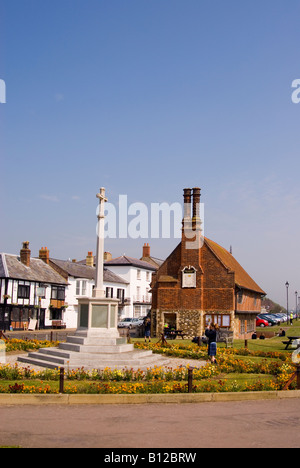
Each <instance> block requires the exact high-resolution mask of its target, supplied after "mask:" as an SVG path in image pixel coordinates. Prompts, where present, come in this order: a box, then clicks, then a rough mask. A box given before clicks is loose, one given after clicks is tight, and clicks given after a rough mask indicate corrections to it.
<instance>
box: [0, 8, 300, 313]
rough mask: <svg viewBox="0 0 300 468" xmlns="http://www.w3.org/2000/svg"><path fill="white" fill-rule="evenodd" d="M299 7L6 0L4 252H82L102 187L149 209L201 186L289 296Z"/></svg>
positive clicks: (211, 215)
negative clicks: (44, 249) (24, 244)
mask: <svg viewBox="0 0 300 468" xmlns="http://www.w3.org/2000/svg"><path fill="white" fill-rule="evenodd" d="M299 17H300V1H299V0H289V1H288V2H286V1H284V0H262V1H258V0H251V1H250V0H243V1H240V0H227V1H225V0H43V1H41V0H26V1H24V0H0V18H1V19H0V41H1V50H0V79H3V80H5V83H6V86H7V103H6V104H0V125H1V127H0V128H1V130H0V131H1V134H0V138H1V142H0V151H1V184H0V196H1V212H0V219H1V230H0V251H5V252H9V253H17V252H18V251H19V249H20V246H21V243H22V241H24V240H29V241H30V245H31V248H32V253H33V255H37V254H38V250H39V248H40V247H41V246H47V247H48V248H49V249H50V254H51V255H52V256H53V257H56V258H69V257H70V258H78V259H79V258H83V257H85V255H86V254H87V251H88V250H95V244H96V239H95V224H96V217H95V210H96V206H97V200H96V197H95V194H96V192H97V191H98V190H99V187H100V186H105V187H106V190H107V194H108V197H109V198H110V201H111V202H113V203H117V200H118V196H119V194H127V195H128V200H129V203H131V202H135V201H139V202H143V203H146V204H150V203H151V202H162V201H167V202H170V203H173V202H181V200H182V189H183V188H184V187H194V186H200V187H201V188H202V202H204V203H205V234H206V236H207V237H209V238H211V239H213V240H215V241H216V242H218V243H220V244H221V245H223V246H224V247H226V248H227V249H229V246H230V245H232V246H233V253H234V255H235V256H236V258H237V259H238V260H239V261H240V263H241V264H242V265H243V266H244V268H245V269H246V270H247V271H248V272H249V273H250V274H251V275H252V276H253V278H254V279H255V280H256V281H257V282H258V283H259V284H260V286H261V287H262V288H263V289H265V290H266V291H267V292H268V296H269V297H271V298H273V299H275V300H277V301H278V302H281V303H282V304H283V305H284V304H285V286H284V283H285V282H286V280H288V281H289V282H290V285H291V286H290V292H291V295H290V301H291V303H292V305H294V297H293V296H294V291H295V290H296V289H298V290H299V293H300V274H299V264H300V261H299V260H300V259H299V229H300V218H299V213H300V210H299V204H300V188H299V169H300V162H299V150H300V131H299V129H300V128H299V125H300V104H297V105H296V104H293V103H292V100H291V94H292V88H291V84H292V82H293V80H295V79H299V78H300V48H299V44H300V28H299ZM145 241H147V239H137V240H135V241H133V240H131V239H128V240H123V239H115V240H108V241H107V243H106V249H107V250H110V251H111V252H112V253H113V255H114V256H118V255H121V254H123V253H124V252H126V253H127V254H128V255H131V256H134V257H139V256H140V255H141V248H142V245H143V243H144V242H145ZM149 242H150V243H151V246H152V254H153V255H155V256H157V257H162V258H164V257H166V256H167V255H169V253H170V252H171V250H172V249H173V247H174V246H175V245H176V243H177V242H178V241H177V240H174V239H173V240H170V241H166V240H151V239H150V240H149Z"/></svg>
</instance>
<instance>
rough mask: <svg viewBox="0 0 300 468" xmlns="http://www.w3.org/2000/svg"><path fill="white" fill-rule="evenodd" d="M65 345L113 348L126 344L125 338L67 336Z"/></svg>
mask: <svg viewBox="0 0 300 468" xmlns="http://www.w3.org/2000/svg"><path fill="white" fill-rule="evenodd" d="M67 343H74V344H80V345H91V346H99V345H101V346H115V345H123V344H127V339H126V338H122V337H120V338H101V340H99V338H93V337H85V336H68V337H67Z"/></svg>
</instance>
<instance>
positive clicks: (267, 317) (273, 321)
mask: <svg viewBox="0 0 300 468" xmlns="http://www.w3.org/2000/svg"><path fill="white" fill-rule="evenodd" d="M258 317H259V318H261V319H264V320H267V322H269V325H271V327H272V326H274V325H277V324H278V320H277V319H275V317H272V316H271V315H269V314H258Z"/></svg>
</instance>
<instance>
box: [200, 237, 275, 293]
mask: <svg viewBox="0 0 300 468" xmlns="http://www.w3.org/2000/svg"><path fill="white" fill-rule="evenodd" d="M205 243H206V245H207V246H208V247H209V248H210V249H211V250H212V252H213V253H214V254H215V255H216V257H217V258H218V259H219V260H220V261H221V262H222V263H223V265H224V266H225V267H226V268H227V269H228V270H230V271H234V273H235V284H236V285H237V286H238V287H240V288H244V289H249V290H250V291H255V292H258V293H260V294H263V295H265V294H266V293H265V292H264V291H263V290H262V289H261V288H260V287H259V286H258V284H257V283H255V281H254V280H253V279H252V278H251V276H249V275H248V273H247V272H246V271H245V270H244V268H243V267H241V265H240V264H239V262H238V261H237V260H236V259H235V258H234V257H233V255H232V254H231V253H230V252H228V251H227V250H226V249H224V247H221V246H220V245H219V244H217V243H216V242H213V241H212V240H210V239H207V238H205Z"/></svg>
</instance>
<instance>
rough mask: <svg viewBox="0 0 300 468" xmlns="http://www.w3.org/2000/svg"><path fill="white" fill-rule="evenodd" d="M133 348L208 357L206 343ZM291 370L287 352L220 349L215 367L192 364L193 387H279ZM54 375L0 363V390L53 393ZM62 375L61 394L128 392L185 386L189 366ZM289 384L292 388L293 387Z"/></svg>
mask: <svg viewBox="0 0 300 468" xmlns="http://www.w3.org/2000/svg"><path fill="white" fill-rule="evenodd" d="M9 344H11V346H13V347H14V350H16V349H22V350H23V349H25V350H27V349H38V347H42V346H43V347H45V346H51V345H52V346H53V345H55V344H54V343H51V342H37V341H36V340H31V341H30V342H29V341H28V342H22V340H11V341H10V342H9ZM56 344H57V343H56ZM19 346H20V348H19ZM27 346H28V348H27ZM30 346H35V347H34V348H32V347H30ZM136 347H137V348H139V349H144V348H145V349H149V348H150V349H152V350H153V351H154V352H159V353H164V354H167V355H169V356H176V357H181V358H182V357H185V358H187V357H188V358H189V359H198V360H199V359H200V360H203V359H205V358H207V354H206V353H207V351H206V348H204V347H203V348H199V347H198V346H194V345H188V346H184V345H179V344H176V345H172V346H169V347H167V348H165V347H162V346H161V345H159V344H150V345H149V344H147V345H144V344H143V343H138V344H137V345H136ZM259 358H261V359H259ZM294 371H295V368H294V366H293V365H292V363H291V360H290V355H289V354H285V353H279V352H259V351H250V350H248V349H226V348H220V349H219V351H218V365H217V366H215V365H212V364H210V363H208V364H206V365H205V366H203V367H200V368H194V370H193V392H201V393H203V392H234V391H238V392H245V391H261V390H282V389H283V387H284V385H285V384H286V383H287V382H288V380H289V379H290V377H291V375H292V374H293V373H294ZM59 374H60V373H59V370H50V369H45V370H42V371H35V370H32V369H30V368H29V367H20V366H18V364H16V365H15V366H10V365H3V366H0V393H58V383H57V382H58V381H59ZM65 379H66V382H65V389H64V391H65V393H99V394H105V393H112V394H114V393H116V394H120V393H123V394H130V393H186V392H187V391H188V385H187V380H188V367H181V366H180V367H176V368H171V367H157V366H156V367H154V368H149V369H147V370H145V371H142V370H140V369H138V370H134V369H130V368H127V367H126V368H124V369H120V370H115V369H110V368H106V369H104V370H92V371H87V370H85V369H84V368H81V369H76V370H68V369H66V370H65ZM1 380H2V383H1ZM4 381H6V382H5V383H4ZM36 381H38V383H36ZM45 381H46V382H47V383H45ZM51 381H52V382H51ZM294 385H295V384H293V386H292V387H291V388H295V387H294Z"/></svg>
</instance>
